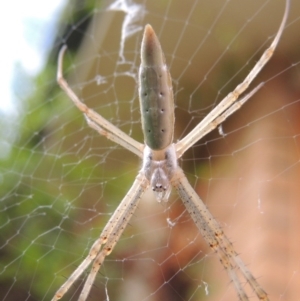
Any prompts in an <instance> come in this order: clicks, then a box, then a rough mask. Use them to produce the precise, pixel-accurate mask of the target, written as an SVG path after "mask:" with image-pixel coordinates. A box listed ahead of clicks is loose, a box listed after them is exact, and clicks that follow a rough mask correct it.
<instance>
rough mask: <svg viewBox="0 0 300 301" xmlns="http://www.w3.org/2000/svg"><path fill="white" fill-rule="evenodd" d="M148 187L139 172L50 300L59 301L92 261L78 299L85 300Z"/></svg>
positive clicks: (144, 178)
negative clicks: (95, 237) (97, 235)
mask: <svg viewBox="0 0 300 301" xmlns="http://www.w3.org/2000/svg"><path fill="white" fill-rule="evenodd" d="M148 185H149V181H148V180H147V179H146V177H145V176H144V174H143V173H142V172H140V173H139V175H138V176H137V177H136V179H135V181H134V183H133V185H132V187H131V188H130V190H129V191H128V193H127V194H126V196H125V197H124V199H123V200H122V202H121V203H120V205H119V206H118V208H117V209H116V211H115V212H114V214H113V215H112V216H111V218H110V219H109V221H108V223H107V224H106V226H105V228H104V229H103V231H102V233H101V235H100V237H99V238H98V239H97V240H96V241H95V243H94V244H93V246H92V247H91V249H90V251H89V254H88V256H87V257H86V258H85V259H84V260H83V262H82V263H81V264H80V265H79V266H78V268H77V269H76V270H75V271H74V272H73V273H72V275H71V276H70V277H69V278H68V280H67V281H66V282H65V283H64V284H63V285H62V286H61V287H60V289H59V290H58V291H57V292H56V294H55V295H54V297H53V298H52V301H56V300H59V299H61V298H62V297H63V296H64V295H65V294H66V292H67V291H68V290H69V289H70V287H71V286H72V285H73V283H74V282H75V281H76V280H77V279H78V277H80V275H81V274H82V273H83V272H84V271H85V270H86V269H87V268H88V266H89V265H90V264H91V262H92V261H94V262H93V265H92V269H91V271H90V274H89V276H88V278H87V280H86V282H85V284H84V287H83V290H82V292H81V294H80V297H79V300H80V301H85V300H86V298H87V296H88V294H89V292H90V289H91V287H92V284H93V282H94V279H95V277H96V275H97V272H98V270H99V269H100V267H101V265H102V263H103V261H104V259H105V257H106V256H107V255H109V254H110V253H111V252H112V250H113V248H114V247H115V245H116V243H117V242H118V241H119V239H120V236H121V235H122V233H123V231H124V229H125V228H126V226H127V225H128V223H129V220H130V219H131V217H132V215H133V213H134V211H135V209H136V207H137V205H138V203H139V200H140V198H141V197H142V195H143V194H144V192H145V190H146V189H147V187H148ZM101 247H102V249H101Z"/></svg>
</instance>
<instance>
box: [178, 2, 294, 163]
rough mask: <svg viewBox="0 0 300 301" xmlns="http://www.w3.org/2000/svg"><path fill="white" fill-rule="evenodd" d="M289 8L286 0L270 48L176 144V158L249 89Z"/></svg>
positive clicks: (278, 38) (273, 44)
mask: <svg viewBox="0 0 300 301" xmlns="http://www.w3.org/2000/svg"><path fill="white" fill-rule="evenodd" d="M289 7H290V0H286V6H285V11H284V15H283V19H282V21H281V24H280V27H279V30H278V32H277V34H276V36H275V38H274V40H273V42H272V43H271V45H270V47H269V48H268V49H266V50H265V51H264V53H263V54H262V56H261V57H260V59H259V60H258V62H257V63H256V64H255V66H254V67H253V69H252V70H251V71H250V73H249V74H248V75H247V76H246V78H245V79H244V81H243V82H242V83H240V84H239V85H238V86H237V87H236V88H235V89H234V90H233V91H232V92H231V93H229V94H228V95H227V96H226V97H225V98H224V99H223V100H222V101H221V102H220V103H219V104H218V105H217V106H216V107H215V108H214V109H213V110H212V111H211V112H210V113H209V114H208V115H207V116H206V117H205V118H204V119H203V120H202V121H201V122H200V123H199V124H198V125H197V126H196V127H195V128H194V129H193V130H192V131H191V132H190V133H189V134H187V135H186V136H185V137H184V138H183V139H181V140H180V141H179V142H178V143H177V144H176V152H177V154H178V158H179V157H181V156H182V155H183V154H184V152H185V151H186V150H188V149H189V148H190V147H191V146H192V145H193V144H195V143H196V142H197V141H198V140H199V139H200V138H202V137H203V135H202V132H203V128H207V127H208V125H209V124H210V123H212V122H214V120H215V119H216V118H217V117H218V116H220V115H222V114H223V113H224V112H225V111H226V110H227V109H228V108H229V107H230V106H231V105H232V104H233V103H234V102H235V101H236V100H237V99H238V98H239V96H240V95H241V94H242V93H243V92H245V90H246V89H247V88H248V87H249V85H250V84H251V83H252V81H253V80H254V78H255V77H256V76H257V74H258V73H259V72H260V71H261V70H262V68H263V67H264V66H265V65H266V64H267V62H268V61H269V60H270V58H271V57H272V55H273V53H274V51H275V48H276V47H277V45H278V42H279V40H280V37H281V35H282V32H283V30H284V27H285V24H286V21H287V17H288V12H289ZM228 116H229V115H228ZM228 116H227V117H228Z"/></svg>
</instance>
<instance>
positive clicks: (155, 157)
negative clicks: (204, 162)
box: [52, 0, 290, 301]
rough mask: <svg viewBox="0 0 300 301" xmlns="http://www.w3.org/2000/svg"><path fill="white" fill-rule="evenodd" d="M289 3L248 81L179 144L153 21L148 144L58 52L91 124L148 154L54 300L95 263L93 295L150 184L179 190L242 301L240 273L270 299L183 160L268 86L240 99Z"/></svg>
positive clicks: (147, 64)
mask: <svg viewBox="0 0 300 301" xmlns="http://www.w3.org/2000/svg"><path fill="white" fill-rule="evenodd" d="M289 6H290V0H286V6H285V12H284V16H283V19H282V21H281V25H280V27H279V29H278V32H277V34H276V36H275V38H274V40H273V41H272V43H271V45H270V47H269V48H268V49H266V50H265V51H264V53H263V54H262V56H261V58H260V59H259V60H258V62H257V63H256V64H255V66H254V67H253V69H252V70H251V71H250V73H249V74H248V76H247V77H246V78H245V79H244V81H243V82H242V83H240V84H239V85H238V86H237V87H236V88H235V89H234V90H233V92H231V93H229V94H228V95H227V96H226V97H225V98H224V99H223V100H222V101H221V102H220V103H219V104H218V105H217V106H216V107H215V108H214V109H213V110H212V111H211V112H210V113H209V114H208V115H207V116H206V117H205V118H204V119H203V120H202V121H201V122H200V123H199V124H198V125H197V126H196V127H195V128H194V129H193V130H192V131H191V132H190V133H189V134H187V135H186V136H185V137H184V138H183V139H181V140H180V141H178V142H177V143H173V131H174V100H173V91H172V83H171V76H170V73H169V71H168V69H167V66H166V64H165V58H164V54H163V52H162V49H161V45H160V42H159V40H158V38H157V36H156V34H155V32H154V30H153V28H152V27H151V26H150V25H146V27H145V30H144V35H143V40H142V45H141V65H140V71H139V99H140V109H141V119H142V129H143V133H144V140H145V144H141V143H139V142H137V141H135V140H134V139H132V138H131V137H129V136H128V135H127V134H125V133H124V132H122V131H121V130H119V129H118V128H117V127H115V126H114V125H113V124H111V123H110V122H109V121H107V120H106V119H104V118H103V117H102V116H101V115H99V114H98V113H96V112H95V111H93V110H92V109H90V108H88V107H87V106H86V105H85V104H84V103H83V102H82V101H81V100H80V99H79V98H78V97H77V96H76V94H75V93H74V92H73V91H72V89H71V88H70V87H69V85H68V83H67V82H66V80H65V79H64V77H63V72H62V65H63V55H64V52H65V50H66V48H67V47H66V46H63V47H62V49H61V50H60V53H59V56H58V71H57V81H58V84H59V85H60V86H61V88H62V89H63V90H64V91H65V93H66V94H67V95H68V96H69V97H70V98H71V100H72V101H73V103H74V104H75V105H76V106H77V107H78V108H79V110H80V111H81V112H82V113H83V114H84V116H85V118H86V121H87V123H88V125H89V126H90V127H91V128H93V129H95V130H96V131H97V132H98V133H99V134H101V135H103V136H105V137H107V138H108V139H110V140H112V141H114V142H115V143H118V144H119V145H122V146H123V147H125V148H126V149H128V150H129V151H131V152H133V153H134V154H136V155H137V156H139V157H140V158H142V160H143V163H142V168H141V170H140V171H139V173H138V175H137V177H136V179H135V181H134V183H133V185H132V187H131V188H130V190H129V191H128V193H127V194H126V196H125V197H124V199H123V200H122V201H121V203H120V204H119V206H118V207H117V209H116V211H115V212H114V214H113V215H112V216H111V218H110V219H109V221H108V223H107V224H106V226H105V227H104V229H103V231H102V233H101V234H100V236H99V238H98V239H97V240H96V241H95V242H94V244H93V246H92V247H91V249H90V251H89V254H88V255H87V257H86V258H85V259H84V260H83V262H82V263H81V264H80V265H79V266H78V267H77V269H76V270H75V271H74V272H73V273H72V274H71V276H70V277H69V278H68V279H67V280H66V282H65V283H64V284H63V285H62V286H61V287H60V288H59V290H58V291H57V292H56V294H55V295H54V297H53V299H52V301H55V300H59V299H61V298H62V297H63V296H64V295H65V293H66V292H67V291H68V290H69V288H70V287H71V285H72V284H73V283H74V282H75V281H76V280H77V279H78V277H79V276H80V275H81V274H82V273H83V272H84V271H85V270H86V269H87V268H88V266H89V265H90V264H92V268H91V271H90V273H89V275H88V277H87V280H86V281H85V284H84V287H83V289H82V291H81V294H80V296H79V300H80V301H85V300H86V299H87V297H88V295H89V292H90V289H91V286H92V284H93V282H94V280H95V277H96V274H97V272H98V270H99V269H100V267H101V265H102V264H103V262H104V260H105V257H106V256H108V255H109V254H110V253H111V252H112V250H113V249H114V247H115V245H116V244H117V242H118V240H119V238H120V236H121V235H122V233H123V231H124V229H125V228H126V226H127V225H128V223H129V220H130V218H131V217H132V215H133V213H134V211H135V209H136V207H137V206H138V203H139V200H140V199H141V197H142V195H143V193H144V192H145V191H146V189H147V188H148V187H149V186H150V187H151V188H152V190H153V192H154V194H155V197H156V199H157V200H158V201H159V202H160V201H166V200H167V199H168V197H169V194H170V191H171V187H174V188H175V190H176V191H177V193H178V194H179V196H180V198H181V199H182V202H183V204H184V205H185V207H186V209H187V211H188V213H189V214H190V216H191V218H192V219H193V221H194V223H195V224H196V226H197V227H198V229H199V231H200V233H201V234H202V236H203V237H204V239H205V240H206V242H207V243H208V245H209V246H210V248H211V249H212V250H213V251H214V252H216V253H217V254H218V256H219V259H220V261H221V264H222V265H223V266H224V268H225V269H226V271H227V272H228V275H229V277H230V279H231V280H232V282H233V284H234V287H235V289H236V292H237V295H238V298H239V300H242V301H247V300H249V298H248V296H247V294H246V292H245V290H244V288H243V286H242V284H241V281H240V279H239V277H238V275H237V271H238V272H239V273H240V274H241V276H243V277H244V279H245V280H246V282H247V283H248V284H249V285H250V287H251V288H252V289H253V291H254V292H255V294H256V296H257V298H258V299H259V300H269V299H268V296H267V293H266V292H265V291H264V289H263V288H262V287H261V286H260V285H259V283H258V282H257V280H256V279H255V277H254V276H253V275H252V273H251V272H250V270H249V269H248V268H247V267H246V265H245V264H244V263H243V261H242V260H241V258H240V257H239V256H238V253H237V252H236V251H235V250H234V248H233V245H232V243H231V242H230V241H229V239H228V238H227V237H226V235H225V234H224V232H223V230H222V228H221V226H220V225H219V223H218V222H217V221H216V220H215V218H214V217H213V216H212V215H211V213H210V212H209V210H208V209H207V208H206V206H205V205H204V203H203V202H202V200H201V199H200V197H199V196H198V195H197V193H196V192H195V191H194V189H193V188H192V186H191V185H190V184H189V182H188V180H187V178H186V177H185V175H184V173H183V171H182V169H181V168H180V167H179V166H178V163H177V161H178V159H179V158H180V157H181V156H182V155H183V154H184V153H185V151H186V150H188V149H189V148H190V147H191V146H192V145H193V144H194V143H196V142H197V141H198V140H199V139H201V138H202V137H204V136H205V135H206V134H208V133H209V132H211V131H212V130H213V129H215V128H216V127H217V126H219V125H220V124H221V123H222V122H223V121H224V120H225V119H226V118H227V117H229V116H230V115H231V114H233V113H234V112H235V111H237V110H238V109H239V108H240V107H241V106H242V105H243V104H244V103H245V102H246V101H247V100H248V99H249V98H250V97H251V96H252V95H253V94H254V93H256V92H257V91H258V90H259V89H260V88H261V87H262V85H263V83H261V84H260V85H258V86H257V87H255V88H254V89H253V90H251V91H250V92H249V93H248V94H246V95H245V96H244V97H242V98H241V99H239V96H240V95H241V94H242V93H243V92H244V91H245V90H246V89H247V88H248V86H249V85H250V84H251V82H252V81H253V79H254V78H255V77H256V76H257V74H258V73H259V72H260V71H261V70H262V68H263V67H264V66H265V64H266V63H267V62H268V61H269V60H270V58H271V57H272V55H273V52H274V50H275V48H276V46H277V44H278V42H279V40H280V37H281V35H282V32H283V30H284V27H285V24H286V20H287V17H288V11H289Z"/></svg>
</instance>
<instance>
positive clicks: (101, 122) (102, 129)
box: [57, 45, 144, 158]
mask: <svg viewBox="0 0 300 301" xmlns="http://www.w3.org/2000/svg"><path fill="white" fill-rule="evenodd" d="M66 49H67V46H66V45H64V46H63V47H62V48H61V50H60V52H59V55H58V69H57V82H58V84H59V85H60V87H61V88H62V89H63V90H64V91H65V92H66V94H67V95H68V96H69V97H70V99H71V100H72V101H73V103H74V104H75V105H76V106H77V108H78V109H79V110H80V111H81V112H83V113H84V114H85V116H86V118H87V120H88V125H89V126H90V127H92V128H93V129H96V130H97V131H98V132H99V133H100V134H101V135H103V136H105V137H107V138H108V139H110V140H112V141H114V142H117V143H119V144H121V145H122V146H123V147H125V148H126V149H128V150H130V151H131V152H133V153H135V154H136V155H138V156H139V157H141V158H142V157H143V149H144V146H143V144H141V143H139V142H137V141H136V140H134V139H133V138H131V137H130V136H128V135H127V134H125V133H124V132H122V131H121V130H119V129H118V128H117V127H116V126H114V125H113V124H112V123H110V122H109V121H107V120H106V119H105V118H103V117H102V116H101V115H99V114H98V113H96V112H95V111H94V110H92V109H90V108H89V107H88V106H86V105H85V104H84V103H83V102H82V101H81V100H80V99H79V98H78V97H77V95H76V94H75V93H74V91H73V90H72V89H71V88H70V86H69V85H68V83H67V81H66V80H65V79H64V77H63V71H62V70H63V56H64V53H65V51H66ZM89 120H90V121H91V122H92V123H90V122H89Z"/></svg>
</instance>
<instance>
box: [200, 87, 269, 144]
mask: <svg viewBox="0 0 300 301" xmlns="http://www.w3.org/2000/svg"><path fill="white" fill-rule="evenodd" d="M263 85H264V83H260V84H259V85H258V86H256V87H255V88H254V89H253V90H251V91H250V92H249V93H248V94H247V95H245V96H244V97H243V98H242V99H240V100H238V101H236V102H235V103H234V104H233V105H232V106H231V107H229V108H228V109H227V110H226V111H225V112H224V113H223V114H222V115H220V116H219V117H217V118H216V119H215V120H214V121H212V122H211V123H209V124H208V125H207V126H206V127H203V128H202V129H201V130H200V131H199V136H200V138H199V139H201V138H202V137H204V136H206V135H207V134H208V133H210V132H211V131H212V130H214V129H215V128H216V127H217V126H219V125H220V124H221V123H223V122H224V121H225V120H226V119H227V118H228V117H229V116H231V115H232V114H233V113H234V112H236V111H237V110H239V109H240V108H241V107H242V106H243V105H244V103H245V102H246V101H247V100H248V99H249V98H251V97H252V96H253V95H254V94H255V93H256V92H257V91H258V90H259V89H260V88H261V87H262V86H263Z"/></svg>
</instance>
